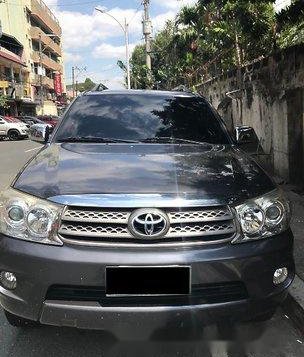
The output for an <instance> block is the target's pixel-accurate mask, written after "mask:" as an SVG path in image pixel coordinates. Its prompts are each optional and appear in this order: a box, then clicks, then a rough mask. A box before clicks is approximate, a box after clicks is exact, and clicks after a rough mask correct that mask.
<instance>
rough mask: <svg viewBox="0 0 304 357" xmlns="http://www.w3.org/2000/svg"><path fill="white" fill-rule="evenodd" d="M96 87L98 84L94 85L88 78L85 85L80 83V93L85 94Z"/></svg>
mask: <svg viewBox="0 0 304 357" xmlns="http://www.w3.org/2000/svg"><path fill="white" fill-rule="evenodd" d="M95 86H96V83H94V82H93V81H92V80H91V79H90V78H86V79H85V81H84V82H83V83H78V91H79V92H85V91H88V90H92V89H93V88H94V87H95Z"/></svg>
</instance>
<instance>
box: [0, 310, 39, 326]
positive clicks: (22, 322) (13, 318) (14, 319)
mask: <svg viewBox="0 0 304 357" xmlns="http://www.w3.org/2000/svg"><path fill="white" fill-rule="evenodd" d="M4 314H5V317H6V320H7V322H8V323H9V324H10V325H11V326H14V327H35V326H39V325H40V324H39V322H37V321H32V320H28V319H25V318H23V317H20V316H17V315H14V314H12V313H11V312H8V311H6V310H4Z"/></svg>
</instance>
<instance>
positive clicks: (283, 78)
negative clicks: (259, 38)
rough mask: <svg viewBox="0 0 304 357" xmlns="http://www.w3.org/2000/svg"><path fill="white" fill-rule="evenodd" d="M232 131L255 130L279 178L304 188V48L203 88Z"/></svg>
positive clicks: (231, 72)
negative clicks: (236, 128)
mask: <svg viewBox="0 0 304 357" xmlns="http://www.w3.org/2000/svg"><path fill="white" fill-rule="evenodd" d="M197 88H198V90H199V92H201V93H202V94H203V95H204V96H205V97H206V98H207V99H209V100H210V101H211V102H212V104H213V105H214V106H215V107H216V108H217V109H218V110H219V111H220V113H221V114H222V115H223V118H224V119H225V121H226V123H227V125H228V127H229V128H230V129H231V130H232V129H233V127H234V126H235V125H239V124H244V125H249V126H252V127H253V128H254V129H255V130H256V133H257V135H258V137H259V138H260V139H261V144H262V147H263V149H264V151H265V153H266V154H267V155H268V158H269V162H270V164H271V167H272V170H273V172H274V174H275V175H277V176H280V177H282V178H284V179H285V180H287V181H289V182H292V183H295V184H303V183H304V180H303V179H304V169H303V167H304V145H303V143H304V139H303V136H304V132H303V121H304V45H301V46H296V47H291V48H289V49H286V50H284V51H282V52H280V53H278V54H275V55H273V56H270V57H268V58H264V59H262V60H259V61H256V62H255V63H253V64H250V65H248V66H246V67H243V68H241V69H240V70H233V71H230V72H228V73H226V74H223V75H221V76H218V77H215V78H212V79H210V80H208V81H206V82H204V83H202V84H200V85H199V86H198V87H197Z"/></svg>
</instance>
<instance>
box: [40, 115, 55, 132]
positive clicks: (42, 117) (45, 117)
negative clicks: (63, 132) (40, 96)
mask: <svg viewBox="0 0 304 357" xmlns="http://www.w3.org/2000/svg"><path fill="white" fill-rule="evenodd" d="M37 119H39V120H41V121H43V122H44V123H45V124H49V125H51V126H52V129H53V130H54V129H55V127H56V126H57V124H58V120H59V117H58V116H55V115H38V116H37Z"/></svg>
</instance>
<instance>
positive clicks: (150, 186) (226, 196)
mask: <svg viewBox="0 0 304 357" xmlns="http://www.w3.org/2000/svg"><path fill="white" fill-rule="evenodd" d="M13 186H14V187H15V188H17V189H19V190H21V191H24V192H27V193H29V194H33V195H35V196H38V197H41V198H47V199H52V198H53V197H54V196H61V195H84V194H169V195H172V196H178V197H180V196H184V195H191V196H194V197H196V198H200V197H203V198H205V199H208V198H212V199H213V200H214V199H218V200H219V201H221V202H223V201H224V202H227V203H231V202H237V201H241V200H244V199H247V198H251V197H256V196H258V195H261V194H263V193H266V192H269V191H270V190H272V189H274V188H275V185H274V183H273V181H272V180H271V179H270V178H269V177H268V176H267V175H266V174H265V172H264V171H263V170H262V169H261V168H260V167H259V166H258V165H257V164H256V163H255V162H254V161H253V160H251V159H250V158H249V157H248V156H246V155H245V154H244V153H243V152H241V151H240V150H238V149H235V148H234V147H231V146H224V145H209V144H206V145H172V144H166V145H163V144H134V145H133V144H132V145H131V144H130V145H129V144H83V143H64V144H51V145H48V146H46V147H45V148H44V149H42V150H41V151H40V152H39V153H38V154H37V155H35V156H34V157H33V158H32V160H31V161H30V162H29V163H28V164H27V166H26V167H25V168H24V169H23V171H22V172H21V173H20V174H19V175H18V176H17V178H16V180H15V182H14V185H13Z"/></svg>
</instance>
